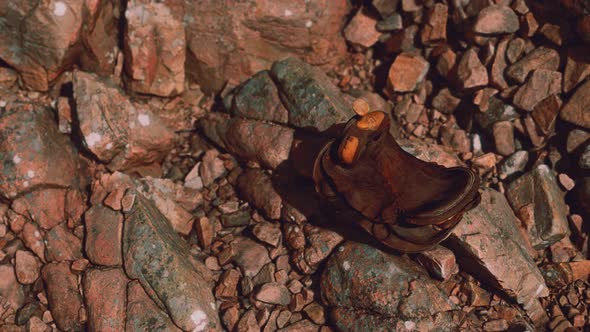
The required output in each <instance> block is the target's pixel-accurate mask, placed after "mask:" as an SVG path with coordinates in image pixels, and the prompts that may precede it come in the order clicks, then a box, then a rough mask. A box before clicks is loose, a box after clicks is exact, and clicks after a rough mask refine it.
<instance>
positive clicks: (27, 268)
mask: <svg viewBox="0 0 590 332" xmlns="http://www.w3.org/2000/svg"><path fill="white" fill-rule="evenodd" d="M14 268H15V272H16V278H17V279H18V282H20V283H21V284H23V285H29V284H32V283H34V282H35V281H36V280H37V278H39V263H37V260H36V259H35V256H34V255H33V254H32V253H31V252H29V251H24V250H18V251H17V252H16V256H15V263H14Z"/></svg>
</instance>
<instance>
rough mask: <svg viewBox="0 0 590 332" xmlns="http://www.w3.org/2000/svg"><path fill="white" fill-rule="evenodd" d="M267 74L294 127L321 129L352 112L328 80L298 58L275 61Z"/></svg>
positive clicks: (338, 91)
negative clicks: (274, 85)
mask: <svg viewBox="0 0 590 332" xmlns="http://www.w3.org/2000/svg"><path fill="white" fill-rule="evenodd" d="M270 75H271V77H272V78H273V80H274V81H275V83H276V85H277V87H278V89H279V95H280V97H281V100H282V101H283V104H284V105H285V107H286V108H287V110H288V111H289V124H290V125H292V126H294V127H297V128H303V129H308V130H312V131H319V132H322V131H324V130H326V129H328V128H330V127H331V126H332V125H334V124H337V123H341V122H344V121H348V119H350V118H351V117H352V116H353V115H354V112H353V110H352V107H351V106H350V105H349V103H348V102H347V101H346V100H345V99H344V96H343V95H342V94H341V93H340V90H339V89H338V88H337V87H336V86H335V85H334V84H332V82H331V80H330V79H329V78H328V77H327V76H326V75H325V74H324V73H323V72H322V71H320V70H319V69H317V68H314V67H312V66H310V65H308V64H307V63H305V62H303V61H301V60H299V59H297V58H287V59H285V60H281V61H277V62H275V63H274V64H273V65H272V68H271V71H270Z"/></svg>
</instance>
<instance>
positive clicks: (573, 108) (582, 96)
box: [559, 81, 590, 128]
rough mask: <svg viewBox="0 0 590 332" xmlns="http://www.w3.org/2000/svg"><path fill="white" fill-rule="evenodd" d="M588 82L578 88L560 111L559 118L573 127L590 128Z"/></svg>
mask: <svg viewBox="0 0 590 332" xmlns="http://www.w3.org/2000/svg"><path fill="white" fill-rule="evenodd" d="M589 107H590V81H586V83H584V84H582V85H581V86H580V87H578V88H577V89H576V90H575V91H574V94H573V95H572V97H571V98H570V99H569V100H568V101H567V103H566V104H565V105H564V106H563V108H562V109H561V112H560V113H559V117H560V118H561V119H562V120H565V121H567V122H570V123H573V124H575V125H578V126H581V127H584V128H590V112H588V108H589Z"/></svg>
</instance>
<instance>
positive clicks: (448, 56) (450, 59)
mask: <svg viewBox="0 0 590 332" xmlns="http://www.w3.org/2000/svg"><path fill="white" fill-rule="evenodd" d="M456 61H457V55H456V54H455V52H453V50H452V49H451V48H447V49H446V50H445V51H444V52H443V53H442V54H441V55H440V56H439V58H438V61H437V63H436V71H437V72H438V73H439V74H440V75H441V76H442V77H447V78H448V77H449V74H450V73H451V72H452V71H453V69H454V67H455V62H456Z"/></svg>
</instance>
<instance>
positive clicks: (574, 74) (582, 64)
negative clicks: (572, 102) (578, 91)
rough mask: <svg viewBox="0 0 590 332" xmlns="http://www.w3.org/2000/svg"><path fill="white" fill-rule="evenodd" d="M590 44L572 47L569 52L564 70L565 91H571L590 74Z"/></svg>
mask: <svg viewBox="0 0 590 332" xmlns="http://www.w3.org/2000/svg"><path fill="white" fill-rule="evenodd" d="M588 51H589V47H588V46H580V47H572V48H570V49H568V52H567V62H566V64H565V70H564V72H563V92H570V91H571V90H572V89H573V88H575V87H576V86H577V85H578V84H579V83H580V82H582V81H583V80H584V79H586V77H588V75H590V53H589V52H588Z"/></svg>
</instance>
